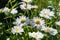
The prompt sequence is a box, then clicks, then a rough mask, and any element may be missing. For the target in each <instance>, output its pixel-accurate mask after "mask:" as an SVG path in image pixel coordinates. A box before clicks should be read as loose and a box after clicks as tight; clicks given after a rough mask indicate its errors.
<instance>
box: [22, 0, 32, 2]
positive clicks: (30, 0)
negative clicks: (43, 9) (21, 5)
mask: <svg viewBox="0 0 60 40" xmlns="http://www.w3.org/2000/svg"><path fill="white" fill-rule="evenodd" d="M22 1H24V2H27V3H28V2H32V0H22Z"/></svg>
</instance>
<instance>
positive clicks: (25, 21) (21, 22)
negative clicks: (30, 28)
mask: <svg viewBox="0 0 60 40" xmlns="http://www.w3.org/2000/svg"><path fill="white" fill-rule="evenodd" d="M16 23H17V24H18V25H21V26H24V25H27V24H29V19H28V17H26V16H20V17H19V18H17V19H16Z"/></svg>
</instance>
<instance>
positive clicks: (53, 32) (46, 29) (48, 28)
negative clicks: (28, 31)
mask: <svg viewBox="0 0 60 40" xmlns="http://www.w3.org/2000/svg"><path fill="white" fill-rule="evenodd" d="M42 30H43V31H44V32H48V33H49V34H51V35H56V34H57V33H58V32H57V30H56V29H53V28H50V27H45V28H43V29H42Z"/></svg>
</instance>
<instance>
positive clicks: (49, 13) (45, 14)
mask: <svg viewBox="0 0 60 40" xmlns="http://www.w3.org/2000/svg"><path fill="white" fill-rule="evenodd" d="M39 15H40V16H41V17H44V18H47V19H51V17H53V16H54V12H53V11H50V9H43V10H42V11H41V12H40V14H39Z"/></svg>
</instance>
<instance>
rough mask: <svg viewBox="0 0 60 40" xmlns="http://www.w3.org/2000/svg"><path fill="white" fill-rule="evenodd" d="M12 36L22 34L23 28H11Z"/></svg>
mask: <svg viewBox="0 0 60 40" xmlns="http://www.w3.org/2000/svg"><path fill="white" fill-rule="evenodd" d="M11 32H12V33H13V34H15V33H19V34H21V33H22V32H24V30H23V28H22V27H20V26H14V27H13V28H12V31H11Z"/></svg>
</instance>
